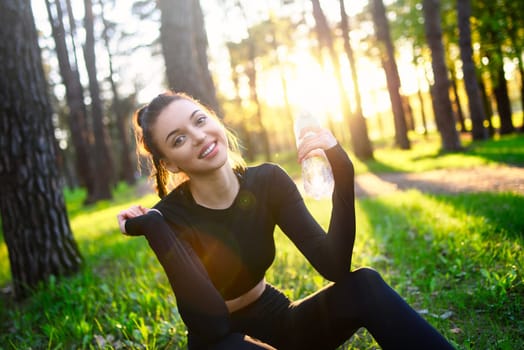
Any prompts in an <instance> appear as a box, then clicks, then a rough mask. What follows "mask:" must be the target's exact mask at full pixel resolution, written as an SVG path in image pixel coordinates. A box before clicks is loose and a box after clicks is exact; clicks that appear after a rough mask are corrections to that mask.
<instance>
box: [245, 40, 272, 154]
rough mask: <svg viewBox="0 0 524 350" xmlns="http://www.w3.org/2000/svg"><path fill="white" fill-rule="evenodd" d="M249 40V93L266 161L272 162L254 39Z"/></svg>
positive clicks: (247, 73) (247, 71)
mask: <svg viewBox="0 0 524 350" xmlns="http://www.w3.org/2000/svg"><path fill="white" fill-rule="evenodd" d="M248 40H249V44H248V45H249V62H248V64H247V66H246V75H247V78H248V82H249V91H250V96H251V101H252V102H253V103H254V104H255V108H256V112H255V119H256V124H257V126H258V129H259V130H260V137H261V138H262V148H263V149H262V151H263V152H264V156H265V160H266V161H267V162H270V161H271V147H270V145H269V138H268V134H267V130H266V127H265V125H264V123H263V122H262V105H261V104H260V100H259V99H258V91H257V90H258V85H257V70H256V66H255V46H254V43H253V42H252V39H250V38H248Z"/></svg>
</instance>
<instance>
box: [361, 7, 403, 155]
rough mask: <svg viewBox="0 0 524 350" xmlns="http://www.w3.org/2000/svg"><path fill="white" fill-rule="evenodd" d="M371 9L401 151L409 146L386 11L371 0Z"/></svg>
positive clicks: (396, 136)
mask: <svg viewBox="0 0 524 350" xmlns="http://www.w3.org/2000/svg"><path fill="white" fill-rule="evenodd" d="M371 8H372V15H373V23H374V26H375V35H376V36H377V40H378V41H379V43H380V44H381V47H382V50H381V52H382V55H381V57H382V66H383V67H384V72H385V74H386V83H387V86H388V92H389V98H390V101H391V108H392V111H393V119H394V122H395V123H394V125H395V143H396V144H397V146H398V147H400V148H401V149H409V148H410V147H411V145H410V142H409V139H408V136H407V132H408V131H407V125H406V117H405V115H404V109H403V108H402V97H401V96H400V76H399V74H398V68H397V62H396V61H395V53H394V48H393V43H392V41H391V34H390V32H389V23H388V20H387V17H386V9H385V7H384V3H383V1H382V0H373V1H372V5H371Z"/></svg>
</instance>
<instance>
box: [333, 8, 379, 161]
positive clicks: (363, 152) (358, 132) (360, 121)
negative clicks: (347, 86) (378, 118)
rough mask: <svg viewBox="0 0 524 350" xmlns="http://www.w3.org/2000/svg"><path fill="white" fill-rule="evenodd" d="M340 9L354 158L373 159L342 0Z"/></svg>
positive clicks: (347, 21)
mask: <svg viewBox="0 0 524 350" xmlns="http://www.w3.org/2000/svg"><path fill="white" fill-rule="evenodd" d="M339 7H340V18H341V20H340V29H341V30H342V37H343V39H344V51H345V52H346V56H347V58H348V61H349V66H350V68H351V80H352V81H353V91H354V100H355V114H354V115H353V116H352V117H351V123H352V124H353V127H351V128H350V131H351V140H352V141H353V149H354V151H355V156H356V157H357V158H359V159H360V160H369V159H373V147H372V145H371V141H370V140H369V135H368V127H367V125H366V119H364V113H363V112H362V99H361V96H360V88H359V85H358V75H357V66H356V64H355V56H354V55H353V48H352V47H351V43H350V41H349V31H350V28H349V20H348V16H347V13H346V9H345V7H344V0H339Z"/></svg>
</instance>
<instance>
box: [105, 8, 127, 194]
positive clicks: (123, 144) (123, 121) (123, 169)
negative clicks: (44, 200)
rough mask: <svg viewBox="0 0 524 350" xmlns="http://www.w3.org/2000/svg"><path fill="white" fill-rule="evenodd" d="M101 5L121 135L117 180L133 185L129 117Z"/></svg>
mask: <svg viewBox="0 0 524 350" xmlns="http://www.w3.org/2000/svg"><path fill="white" fill-rule="evenodd" d="M100 6H101V8H102V13H101V16H100V17H101V19H102V22H103V24H104V31H103V33H102V37H103V39H104V44H105V47H106V51H107V59H108V62H109V76H108V80H109V84H110V85H111V92H112V93H113V104H112V107H113V113H114V115H115V122H116V128H117V130H118V135H119V136H120V148H119V149H120V152H119V158H120V169H119V175H118V177H117V180H123V181H125V182H126V183H127V184H129V185H132V184H134V183H135V182H136V180H135V167H134V165H133V161H132V160H131V145H130V133H129V117H128V115H127V113H126V112H125V111H124V108H123V105H122V100H121V98H120V94H119V93H118V87H117V85H116V82H115V79H114V78H113V77H114V76H115V72H114V69H113V53H112V52H111V46H110V44H109V43H110V38H109V30H110V29H109V27H110V25H109V22H108V21H107V19H106V18H105V16H104V10H103V8H104V4H103V2H102V1H100Z"/></svg>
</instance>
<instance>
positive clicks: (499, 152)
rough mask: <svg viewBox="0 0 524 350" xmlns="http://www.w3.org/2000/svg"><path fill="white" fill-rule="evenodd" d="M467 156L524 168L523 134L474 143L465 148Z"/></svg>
mask: <svg viewBox="0 0 524 350" xmlns="http://www.w3.org/2000/svg"><path fill="white" fill-rule="evenodd" d="M466 153H467V154H470V155H474V156H479V157H482V158H484V159H488V160H490V161H494V162H497V163H505V164H508V165H514V166H519V167H522V166H524V133H520V134H514V135H508V136H504V137H502V138H500V139H496V140H493V139H491V140H487V141H475V142H472V143H471V144H470V145H468V147H467V151H466Z"/></svg>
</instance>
